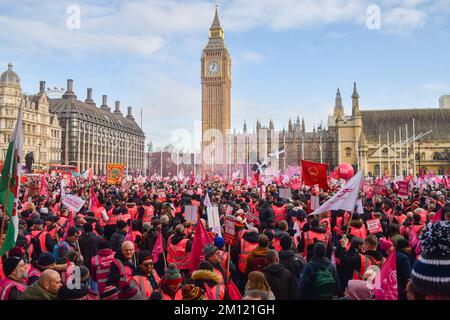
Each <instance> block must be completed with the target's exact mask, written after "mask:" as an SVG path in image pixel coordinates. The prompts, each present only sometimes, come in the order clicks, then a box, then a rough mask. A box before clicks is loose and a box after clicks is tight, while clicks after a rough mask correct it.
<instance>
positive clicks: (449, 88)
mask: <svg viewBox="0 0 450 320" xmlns="http://www.w3.org/2000/svg"><path fill="white" fill-rule="evenodd" d="M423 89H425V90H426V91H429V92H432V93H437V94H445V93H449V92H450V82H428V83H426V84H424V85H423Z"/></svg>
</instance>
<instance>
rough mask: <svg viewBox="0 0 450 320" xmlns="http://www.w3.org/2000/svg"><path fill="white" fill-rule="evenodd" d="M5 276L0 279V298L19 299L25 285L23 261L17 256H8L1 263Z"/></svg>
mask: <svg viewBox="0 0 450 320" xmlns="http://www.w3.org/2000/svg"><path fill="white" fill-rule="evenodd" d="M2 269H3V273H4V274H5V278H3V279H2V280H1V281H0V300H19V298H20V296H21V295H22V294H23V292H25V290H26V288H27V286H26V285H25V284H24V279H25V278H26V269H25V262H24V261H23V260H22V259H21V258H19V257H9V258H6V259H5V260H4V261H3V265H2Z"/></svg>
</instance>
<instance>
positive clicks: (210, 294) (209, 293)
mask: <svg viewBox="0 0 450 320" xmlns="http://www.w3.org/2000/svg"><path fill="white" fill-rule="evenodd" d="M205 289H206V296H207V297H208V300H216V295H215V294H214V292H213V291H212V289H211V288H210V287H209V286H208V284H207V283H206V282H205Z"/></svg>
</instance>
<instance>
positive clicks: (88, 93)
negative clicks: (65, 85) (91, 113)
mask: <svg viewBox="0 0 450 320" xmlns="http://www.w3.org/2000/svg"><path fill="white" fill-rule="evenodd" d="M85 102H86V103H89V104H93V105H95V103H94V100H93V99H92V88H88V89H87V97H86V101H85Z"/></svg>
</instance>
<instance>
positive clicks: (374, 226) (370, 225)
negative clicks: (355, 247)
mask: <svg viewBox="0 0 450 320" xmlns="http://www.w3.org/2000/svg"><path fill="white" fill-rule="evenodd" d="M367 230H368V231H369V234H376V233H380V232H383V228H382V227H381V223H380V220H378V219H372V220H367Z"/></svg>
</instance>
